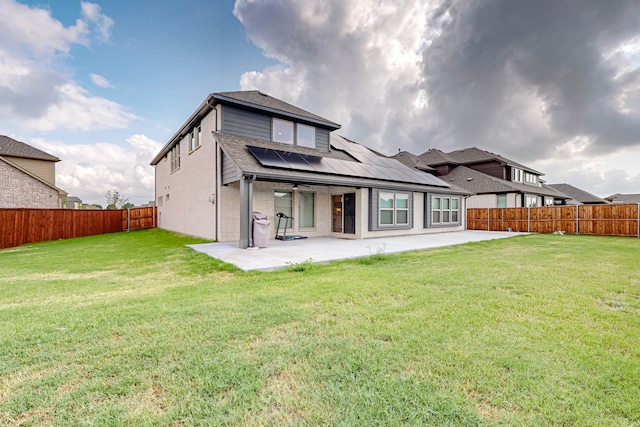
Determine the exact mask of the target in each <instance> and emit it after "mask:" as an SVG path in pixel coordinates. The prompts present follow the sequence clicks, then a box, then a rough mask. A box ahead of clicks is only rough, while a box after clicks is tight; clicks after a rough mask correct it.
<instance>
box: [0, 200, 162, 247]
mask: <svg viewBox="0 0 640 427" xmlns="http://www.w3.org/2000/svg"><path fill="white" fill-rule="evenodd" d="M156 216H157V211H156V208H155V207H151V208H132V209H122V210H83V209H0V249H4V248H11V247H14V246H20V245H24V244H25V243H33V242H42V241H45V240H58V239H69V238H72V237H84V236H93V235H95V234H106V233H115V232H118V231H129V230H142V229H146V228H155V227H156V225H157V220H156Z"/></svg>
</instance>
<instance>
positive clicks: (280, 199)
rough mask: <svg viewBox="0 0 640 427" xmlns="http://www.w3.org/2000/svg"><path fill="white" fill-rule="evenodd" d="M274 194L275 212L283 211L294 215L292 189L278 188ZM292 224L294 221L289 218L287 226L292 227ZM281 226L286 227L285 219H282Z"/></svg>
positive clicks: (288, 214)
mask: <svg viewBox="0 0 640 427" xmlns="http://www.w3.org/2000/svg"><path fill="white" fill-rule="evenodd" d="M273 196H274V197H273V198H274V209H275V213H276V214H277V213H280V212H282V213H283V214H285V215H287V216H293V194H292V193H291V191H279V190H278V191H275V192H274V193H273ZM277 221H278V220H277V219H276V222H277ZM276 225H277V223H276ZM292 225H293V223H292V221H291V220H289V221H288V224H287V227H291V226H292ZM280 227H284V220H282V223H281V224H280Z"/></svg>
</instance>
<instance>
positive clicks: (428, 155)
mask: <svg viewBox="0 0 640 427" xmlns="http://www.w3.org/2000/svg"><path fill="white" fill-rule="evenodd" d="M418 157H419V158H420V159H421V160H422V161H423V162H424V163H425V164H427V165H430V166H437V165H443V164H452V165H470V164H473V163H481V162H487V161H491V160H496V161H498V162H500V163H502V164H505V165H509V166H515V167H517V168H520V169H523V170H526V171H528V172H533V173H535V174H538V175H544V174H543V173H541V172H538V171H537V170H535V169H531V168H530V167H528V166H525V165H523V164H521V163H518V162H514V161H513V160H509V159H507V158H506V157H502V156H500V155H499V154H495V153H492V152H490V151H485V150H481V149H479V148H477V147H470V148H463V149H462V150H456V151H452V152H450V153H444V152H442V151H440V150H438V149H436V148H432V149H431V150H429V151H427V152H425V153H422V154H421V155H419V156H418Z"/></svg>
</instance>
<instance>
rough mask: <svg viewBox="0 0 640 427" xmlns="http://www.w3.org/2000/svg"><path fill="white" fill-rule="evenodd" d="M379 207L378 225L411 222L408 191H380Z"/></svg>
mask: <svg viewBox="0 0 640 427" xmlns="http://www.w3.org/2000/svg"><path fill="white" fill-rule="evenodd" d="M378 209H379V212H378V225H381V226H384V225H407V224H409V194H408V193H392V192H387V191H381V192H379V193H378Z"/></svg>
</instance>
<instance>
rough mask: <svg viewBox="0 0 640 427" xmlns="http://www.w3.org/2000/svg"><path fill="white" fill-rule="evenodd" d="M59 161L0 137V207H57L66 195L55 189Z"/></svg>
mask: <svg viewBox="0 0 640 427" xmlns="http://www.w3.org/2000/svg"><path fill="white" fill-rule="evenodd" d="M59 161H60V159H59V158H57V157H55V156H52V155H51V154H49V153H45V152H44V151H41V150H38V149H37V148H34V147H32V146H30V145H27V144H25V143H24V142H20V141H16V140H15V139H12V138H9V137H8V136H4V135H0V208H61V207H62V206H63V203H64V199H65V197H66V196H67V193H66V192H64V191H63V190H61V189H59V188H58V187H56V181H55V179H56V178H55V176H56V169H55V165H56V163H57V162H59Z"/></svg>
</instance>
